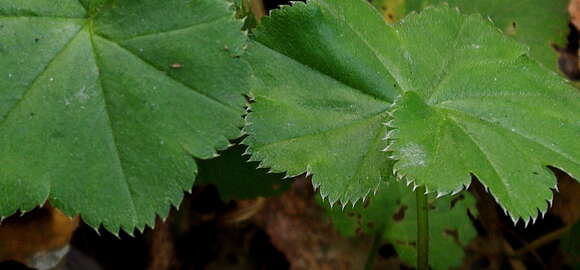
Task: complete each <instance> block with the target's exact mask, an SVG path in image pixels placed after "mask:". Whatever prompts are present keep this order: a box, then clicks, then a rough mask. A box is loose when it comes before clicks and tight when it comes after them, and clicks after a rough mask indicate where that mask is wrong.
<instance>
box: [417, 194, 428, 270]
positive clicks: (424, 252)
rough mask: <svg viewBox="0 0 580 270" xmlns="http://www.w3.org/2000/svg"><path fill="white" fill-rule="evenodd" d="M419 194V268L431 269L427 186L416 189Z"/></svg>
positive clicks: (422, 269) (421, 269)
mask: <svg viewBox="0 0 580 270" xmlns="http://www.w3.org/2000/svg"><path fill="white" fill-rule="evenodd" d="M415 193H416V196H417V269H418V270H428V269H429V203H428V202H427V195H425V186H420V187H418V188H417V190H416V191H415Z"/></svg>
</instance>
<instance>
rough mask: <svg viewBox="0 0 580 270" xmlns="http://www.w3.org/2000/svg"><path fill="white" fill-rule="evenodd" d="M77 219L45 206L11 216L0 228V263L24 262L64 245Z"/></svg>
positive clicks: (77, 223) (75, 226) (70, 235)
mask: <svg viewBox="0 0 580 270" xmlns="http://www.w3.org/2000/svg"><path fill="white" fill-rule="evenodd" d="M78 225H79V219H78V218H74V219H71V218H69V217H67V216H65V215H64V214H63V213H61V212H60V211H59V210H57V209H55V208H53V207H51V206H46V207H44V208H40V209H37V210H34V211H32V212H30V213H27V214H26V215H24V216H22V217H19V216H12V217H10V218H8V219H6V220H5V221H4V222H3V223H2V225H0V261H7V260H15V261H18V262H21V263H27V260H28V259H29V258H31V257H32V256H33V255H34V254H36V253H38V252H43V251H49V250H54V249H57V248H62V247H63V246H65V245H67V244H68V243H69V242H70V240H71V237H72V235H73V232H74V231H75V229H76V228H77V227H78Z"/></svg>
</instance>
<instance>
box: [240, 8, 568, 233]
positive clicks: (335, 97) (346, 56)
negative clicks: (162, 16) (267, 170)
mask: <svg viewBox="0 0 580 270" xmlns="http://www.w3.org/2000/svg"><path fill="white" fill-rule="evenodd" d="M255 40H256V41H257V42H256V44H254V45H253V48H252V49H251V52H250V53H249V55H248V61H249V62H250V63H251V64H252V66H253V69H254V71H255V72H256V74H257V76H258V77H259V79H260V80H259V81H258V83H256V85H255V86H254V87H253V90H252V95H253V97H254V98H255V100H256V102H255V104H253V105H252V112H251V113H250V114H249V116H248V118H247V123H248V124H247V127H246V131H247V132H248V134H249V135H250V136H249V137H248V139H246V141H245V142H246V143H247V144H248V145H250V148H249V150H250V152H252V153H253V158H254V159H256V160H262V162H263V163H264V166H270V167H272V168H273V169H274V170H275V171H288V173H289V174H291V175H296V174H300V173H302V172H304V171H306V172H308V173H312V174H314V178H313V183H314V184H315V185H316V186H318V185H320V189H321V194H322V195H323V196H324V197H326V196H328V197H329V199H330V201H331V203H334V202H335V201H337V200H340V201H341V202H342V203H346V202H349V201H351V202H353V201H356V200H358V199H360V198H362V197H364V196H366V194H368V192H369V191H371V190H374V189H376V187H377V186H378V185H379V184H380V183H381V181H382V180H383V179H387V178H388V177H389V176H390V175H391V166H392V161H391V160H389V159H387V158H386V157H387V156H388V155H387V154H381V153H379V151H380V150H381V149H383V148H382V145H381V144H382V141H381V139H382V137H385V135H384V134H385V132H386V131H387V129H388V127H385V126H384V125H382V123H383V122H387V125H388V126H390V127H391V128H393V129H391V130H390V131H389V132H388V133H387V135H386V137H385V139H387V140H388V141H389V145H388V147H386V148H385V149H384V151H387V152H391V154H390V155H392V156H391V158H392V159H394V160H398V162H397V163H396V164H395V165H394V170H395V172H396V173H397V175H398V176H399V177H405V178H406V180H407V181H409V182H414V183H415V185H426V187H427V189H428V190H429V192H436V193H438V194H439V195H445V194H448V193H452V192H459V191H460V190H462V189H463V188H464V187H465V186H468V185H469V184H470V182H471V177H472V175H475V176H477V177H478V178H479V180H480V181H481V182H482V183H483V184H484V185H485V186H486V187H488V188H489V189H490V190H491V193H492V194H493V195H494V197H495V198H496V200H497V201H498V202H499V203H500V205H502V206H503V207H504V209H506V210H507V211H509V212H510V214H511V216H512V217H514V219H515V218H518V217H521V218H523V219H524V220H525V221H526V222H528V221H530V220H531V218H535V217H536V216H537V215H538V210H540V211H541V212H545V211H546V210H547V208H548V203H547V201H550V200H551V198H552V192H551V190H550V189H551V188H554V187H555V185H556V181H555V178H554V176H553V175H552V173H551V172H550V171H549V170H548V169H547V168H546V166H547V165H551V166H555V167H558V168H560V169H563V170H564V171H566V172H568V173H569V174H571V175H573V176H574V175H580V162H579V158H580V145H578V143H577V138H578V134H580V103H579V102H580V99H579V98H580V94H579V93H578V92H577V91H576V90H575V89H574V88H572V87H571V86H570V85H569V84H568V83H567V82H566V81H565V80H564V79H563V78H561V77H559V76H558V75H557V74H555V73H554V72H551V71H549V70H547V69H545V68H543V67H541V66H540V65H539V64H537V63H536V62H535V61H533V60H531V59H530V57H529V56H528V54H529V50H528V48H527V47H526V46H524V45H522V44H520V43H518V42H516V41H514V40H513V39H511V38H509V37H506V36H504V35H502V34H501V33H500V32H499V31H498V30H497V29H496V28H494V26H493V24H492V23H491V22H489V21H487V20H484V19H483V18H481V16H479V15H468V16H465V15H461V14H459V12H458V11H457V10H455V9H452V8H449V7H447V6H441V7H437V8H427V9H425V10H424V11H422V12H421V13H420V14H412V15H410V16H408V17H407V18H405V19H404V20H403V21H402V22H401V23H399V24H397V25H394V26H391V25H388V24H386V23H385V22H384V21H383V20H382V18H381V17H380V15H379V14H378V13H376V11H375V10H373V8H372V7H371V6H370V5H369V4H368V3H365V2H363V1H359V0H344V1H338V0H327V1H322V0H313V1H310V2H309V3H308V4H302V3H296V4H295V5H294V6H292V7H286V8H283V9H281V10H279V11H275V12H273V13H272V15H271V17H269V18H265V19H264V21H263V24H262V25H261V26H260V27H258V29H257V30H256V34H255ZM393 100H396V102H395V103H394V104H395V105H393ZM390 114H391V115H393V116H394V119H391V116H389V115H390Z"/></svg>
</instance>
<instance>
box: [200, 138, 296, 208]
mask: <svg viewBox="0 0 580 270" xmlns="http://www.w3.org/2000/svg"><path fill="white" fill-rule="evenodd" d="M245 150H246V147H245V146H243V145H239V144H238V145H235V146H233V147H230V148H228V149H227V150H225V151H222V152H221V153H220V156H219V157H217V158H213V159H208V160H200V161H198V164H199V174H198V175H197V179H196V184H213V185H215V186H216V187H217V189H218V191H219V193H220V196H221V197H222V199H223V200H224V201H229V200H243V199H252V198H256V197H260V196H273V195H279V194H280V193H282V192H284V191H286V190H288V188H290V184H291V182H290V180H289V179H282V178H283V177H284V175H283V174H279V173H268V170H267V169H264V168H257V167H258V162H248V159H249V158H250V157H249V156H244V155H243V153H244V151H245Z"/></svg>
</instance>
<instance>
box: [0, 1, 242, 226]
mask: <svg viewBox="0 0 580 270" xmlns="http://www.w3.org/2000/svg"><path fill="white" fill-rule="evenodd" d="M240 28H241V22H240V21H238V20H235V19H234V14H233V11H232V10H231V9H230V7H229V4H228V3H226V2H225V1H215V0H199V1H194V2H192V1H185V0H168V1H156V0H129V1H109V0H79V1H76V0H36V1H27V0H0V191H1V196H0V216H8V215H11V214H12V213H14V212H15V211H17V210H19V209H20V210H21V211H23V212H24V211H28V210H30V209H31V208H33V207H35V206H37V205H40V204H43V203H44V202H45V201H46V200H49V201H50V202H51V204H52V205H54V206H56V207H57V208H59V209H61V210H62V211H63V212H64V213H66V214H67V215H69V216H72V215H76V214H80V215H81V216H82V217H83V219H84V220H85V222H87V223H88V224H90V225H91V226H93V227H98V226H99V225H100V224H102V225H104V227H105V228H106V229H107V230H109V231H111V232H113V233H117V232H118V231H119V230H120V229H124V230H126V231H127V232H129V233H131V232H132V231H133V229H134V228H135V227H137V228H138V229H140V230H143V229H144V227H145V226H146V225H149V226H153V224H154V221H155V216H156V214H158V215H160V216H161V217H166V216H167V214H168V211H169V208H170V206H171V205H178V204H179V202H180V201H181V199H182V197H183V191H184V190H189V189H190V188H191V186H192V184H193V181H194V178H195V175H196V172H197V166H196V164H195V161H194V159H193V157H197V158H211V157H214V156H216V149H224V148H226V147H228V145H229V142H228V139H232V138H235V137H238V136H240V130H239V128H240V126H241V125H242V121H243V120H242V119H241V117H240V116H241V115H242V113H243V105H244V103H245V100H244V97H243V94H244V92H245V89H247V80H246V79H247V77H248V68H247V66H246V65H245V64H244V63H243V62H242V61H241V60H240V59H238V56H239V55H240V54H241V52H242V47H243V46H244V44H245V41H246V38H245V36H244V35H243V34H242V33H241V32H240Z"/></svg>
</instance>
